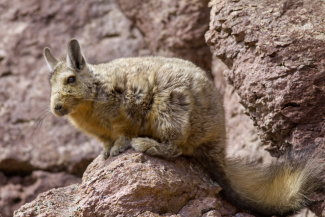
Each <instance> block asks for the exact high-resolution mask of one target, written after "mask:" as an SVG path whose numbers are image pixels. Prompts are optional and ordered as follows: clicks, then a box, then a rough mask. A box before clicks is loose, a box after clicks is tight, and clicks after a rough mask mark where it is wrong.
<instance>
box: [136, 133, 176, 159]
mask: <svg viewBox="0 0 325 217" xmlns="http://www.w3.org/2000/svg"><path fill="white" fill-rule="evenodd" d="M131 146H132V147H133V148H134V149H135V150H136V151H140V152H144V153H146V154H149V155H152V156H159V157H165V158H171V157H177V156H179V155H181V154H182V150H181V149H180V148H179V147H178V146H177V145H174V144H172V143H158V142H157V141H156V140H154V139H150V138H134V139H132V141H131Z"/></svg>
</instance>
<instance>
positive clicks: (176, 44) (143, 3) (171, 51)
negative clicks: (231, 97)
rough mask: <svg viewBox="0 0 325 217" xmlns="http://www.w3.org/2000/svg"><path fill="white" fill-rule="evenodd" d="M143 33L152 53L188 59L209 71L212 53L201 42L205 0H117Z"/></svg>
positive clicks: (206, 18) (205, 18) (206, 16)
mask: <svg viewBox="0 0 325 217" xmlns="http://www.w3.org/2000/svg"><path fill="white" fill-rule="evenodd" d="M116 2H117V3H118V5H119V6H120V8H121V10H122V11H123V13H124V14H125V15H126V16H127V17H128V18H130V19H131V20H132V21H133V22H134V24H135V25H136V26H137V27H138V28H139V29H140V30H141V32H142V33H143V35H144V39H145V40H146V42H147V44H148V46H149V48H150V51H151V52H152V53H153V54H155V55H161V56H168V57H180V58H183V59H187V60H191V61H192V62H194V63H196V64H197V65H198V66H200V67H202V68H203V69H205V70H207V71H211V53H210V49H209V47H208V46H207V45H206V43H205V41H204V33H205V32H206V31H207V30H208V23H209V12H210V9H209V8H208V2H209V1H208V0H189V1H188V0H187V1H185V0H181V1H174V0H156V1H151V0H135V1H129V0H116Z"/></svg>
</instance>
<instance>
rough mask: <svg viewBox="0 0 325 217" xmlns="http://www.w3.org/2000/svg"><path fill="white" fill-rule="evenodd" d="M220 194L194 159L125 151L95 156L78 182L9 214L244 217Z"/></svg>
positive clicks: (42, 196)
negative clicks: (105, 155)
mask: <svg viewBox="0 0 325 217" xmlns="http://www.w3.org/2000/svg"><path fill="white" fill-rule="evenodd" d="M220 191H221V188H220V187H219V186H218V184H217V183H216V182H214V181H213V180H212V179H211V178H210V177H209V176H208V175H207V173H206V171H205V169H204V168H202V167H201V166H200V164H199V163H198V162H197V161H196V160H195V159H185V158H184V157H178V158H175V159H172V160H166V159H161V158H157V157H152V156H148V155H145V154H142V153H138V152H135V151H133V150H128V151H126V152H125V153H123V154H120V155H119V156H117V157H110V158H108V159H107V160H106V161H105V160H104V159H103V158H102V157H101V156H99V157H97V158H96V159H95V160H94V161H93V162H92V163H91V164H90V165H89V166H88V168H87V170H86V172H85V173H84V176H83V178H82V183H81V184H74V185H70V186H68V187H63V188H58V189H52V190H50V191H47V192H45V193H42V194H40V195H39V196H38V197H37V198H36V199H35V200H34V201H32V202H31V203H27V204H25V205H23V206H22V207H21V208H20V209H18V210H17V211H15V213H14V216H15V217H27V216H28V217H32V216H72V215H73V216H85V217H86V216H106V217H115V216H125V217H128V216H130V217H131V216H142V217H146V216H147V217H149V216H152V217H159V216H161V215H163V216H170V217H171V216H174V217H195V216H197V217H201V216H202V217H207V216H210V217H213V216H218V217H219V216H235V215H236V216H247V217H248V216H250V215H248V214H244V213H240V211H239V210H238V209H236V208H235V207H233V206H232V205H230V204H229V203H228V202H226V201H225V200H224V199H222V197H221V196H220V194H219V192H220ZM236 213H237V214H236Z"/></svg>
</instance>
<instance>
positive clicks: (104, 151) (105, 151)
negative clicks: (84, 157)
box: [101, 148, 110, 160]
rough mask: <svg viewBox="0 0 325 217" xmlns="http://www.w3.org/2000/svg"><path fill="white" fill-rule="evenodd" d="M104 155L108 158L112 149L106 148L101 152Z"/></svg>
mask: <svg viewBox="0 0 325 217" xmlns="http://www.w3.org/2000/svg"><path fill="white" fill-rule="evenodd" d="M101 155H102V157H103V158H104V159H105V160H106V159H107V158H108V157H109V155H110V149H106V148H104V149H103V150H102V152H101Z"/></svg>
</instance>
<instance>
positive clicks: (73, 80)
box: [67, 76, 76, 84]
mask: <svg viewBox="0 0 325 217" xmlns="http://www.w3.org/2000/svg"><path fill="white" fill-rule="evenodd" d="M75 81H76V77H75V76H71V77H69V78H68V81H67V83H68V84H71V83H74V82H75Z"/></svg>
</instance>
